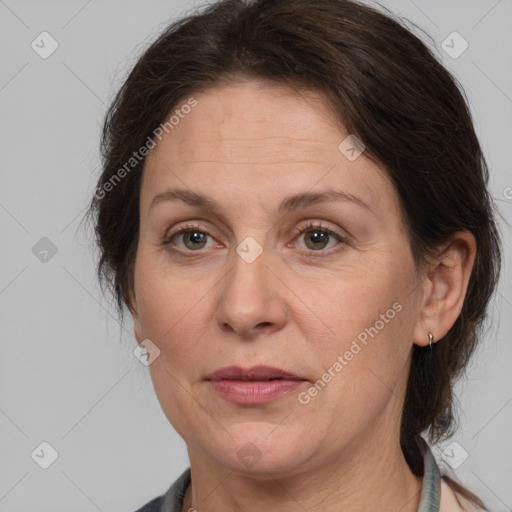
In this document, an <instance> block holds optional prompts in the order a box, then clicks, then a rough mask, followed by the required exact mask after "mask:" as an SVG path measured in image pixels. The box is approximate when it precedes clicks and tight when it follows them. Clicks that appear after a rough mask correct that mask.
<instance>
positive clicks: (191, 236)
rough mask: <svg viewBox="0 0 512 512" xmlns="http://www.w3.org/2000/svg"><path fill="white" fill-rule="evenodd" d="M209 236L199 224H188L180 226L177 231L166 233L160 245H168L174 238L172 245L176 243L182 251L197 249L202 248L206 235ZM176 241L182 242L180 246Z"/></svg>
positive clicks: (204, 245) (204, 244) (205, 241)
mask: <svg viewBox="0 0 512 512" xmlns="http://www.w3.org/2000/svg"><path fill="white" fill-rule="evenodd" d="M209 236H211V235H210V234H209V233H208V232H207V231H205V230H204V229H202V228H201V226H198V225H194V224H188V225H187V226H185V227H182V228H181V229H180V230H178V231H174V232H172V233H170V234H169V235H167V237H166V238H165V239H164V240H163V241H162V245H169V244H171V243H172V242H173V240H174V239H176V242H174V245H176V246H177V247H178V248H179V249H180V250H182V251H198V250H200V249H204V248H205V247H206V244H207V239H208V237H209ZM178 242H182V243H183V246H181V245H180V244H179V243H178Z"/></svg>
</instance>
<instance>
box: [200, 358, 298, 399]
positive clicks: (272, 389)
mask: <svg viewBox="0 0 512 512" xmlns="http://www.w3.org/2000/svg"><path fill="white" fill-rule="evenodd" d="M205 380H206V381H207V382H209V384H210V385H211V387H212V389H213V390H214V391H216V392H217V393H218V394H219V395H221V396H222V397H223V398H225V399H226V400H228V401H230V402H234V403H237V404H248V405H251V404H252V405H258V404H264V403H268V402H271V401H273V400H276V399H277V398H279V397H281V396H283V395H286V394H288V393H290V392H292V391H294V390H295V389H297V388H298V387H299V386H301V385H303V384H304V383H305V382H307V381H306V379H304V378H302V377H300V376H298V375H295V374H293V373H290V372H287V371H284V370H281V369H280V368H275V367H273V366H254V367H252V368H248V369H244V368H240V367H239V366H228V367H225V368H220V369H219V370H216V371H214V372H213V373H211V374H209V375H208V376H207V377H206V379H205Z"/></svg>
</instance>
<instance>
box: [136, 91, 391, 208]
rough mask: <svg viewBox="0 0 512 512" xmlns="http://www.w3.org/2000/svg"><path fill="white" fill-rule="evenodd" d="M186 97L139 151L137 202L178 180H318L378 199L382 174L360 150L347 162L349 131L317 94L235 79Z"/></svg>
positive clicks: (219, 183) (294, 187)
mask: <svg viewBox="0 0 512 512" xmlns="http://www.w3.org/2000/svg"><path fill="white" fill-rule="evenodd" d="M192 97H193V98H194V100H195V101H196V102H197V104H196V106H195V107H194V108H193V109H191V110H190V111H189V109H186V110H187V112H188V113H187V114H183V113H182V115H181V116H180V118H179V122H178V123H177V124H175V125H174V126H173V128H172V130H169V132H168V133H165V132H164V134H163V136H162V140H161V141H158V140H157V139H155V141H156V142H157V146H156V147H155V148H154V149H152V150H151V151H150V152H149V154H148V157H147V158H146V162H145V170H144V178H143V186H142V188H143V190H142V201H143V202H144V203H147V202H148V200H149V199H150V198H149V196H152V195H154V194H157V193H159V192H161V191H162V189H163V188H165V187H170V186H175V185H177V184H179V185H180V186H181V187H183V186H185V187H192V188H194V189H197V188H200V189H201V190H202V191H203V192H208V190H209V189H210V188H212V187H213V188H219V187H221V188H225V189H229V190H231V191H232V192H235V191H236V192H237V193H241V192H243V190H242V189H244V188H245V189H250V191H252V193H253V195H254V194H258V195H259V196H260V197H263V196H265V194H267V195H268V194H271V195H272V197H274V196H276V195H280V196H282V195H285V193H286V194H287V193H290V192H303V191H305V190H306V189H307V190H309V189H311V188H313V187H314V186H315V183H318V186H322V185H326V186H338V188H339V187H341V188H348V189H349V190H346V191H347V192H348V193H353V194H358V195H361V194H364V195H365V197H366V199H367V201H368V202H369V203H375V202H376V201H377V199H378V197H377V195H379V194H377V193H376V192H377V191H379V190H380V194H382V192H383V191H384V189H383V187H388V188H389V187H390V185H389V182H388V181H389V180H388V179H387V178H386V175H385V173H384V172H383V171H382V170H381V169H379V168H378V167H377V166H376V165H375V164H373V163H372V162H371V161H370V160H369V159H367V158H365V157H364V154H363V155H361V157H359V158H357V159H356V160H354V161H349V160H348V159H347V158H346V157H345V156H344V155H343V154H342V153H341V152H340V150H339V148H338V146H339V144H340V142H342V141H343V140H344V139H345V138H346V137H347V136H348V135H349V134H348V133H346V131H345V129H344V127H343V126H342V125H341V123H340V122H339V121H338V119H337V118H336V116H335V115H334V114H333V108H332V106H331V105H330V104H329V102H328V101H327V100H326V98H325V97H323V95H321V94H320V93H317V92H313V91H300V92H298V91H295V90H294V89H291V88H289V87H286V86H276V85H271V86H269V85H268V84H263V83H260V82H242V83H239V84H234V85H229V86H217V87H213V88H211V89H208V90H206V91H204V92H201V93H198V94H194V95H192ZM187 100H188V98H185V100H183V101H182V102H181V103H180V104H179V105H177V106H176V107H175V109H173V110H174V111H176V110H179V109H180V108H181V107H180V105H184V104H185V102H187ZM176 119H178V118H176ZM270 189H271V190H270ZM390 193H392V190H390Z"/></svg>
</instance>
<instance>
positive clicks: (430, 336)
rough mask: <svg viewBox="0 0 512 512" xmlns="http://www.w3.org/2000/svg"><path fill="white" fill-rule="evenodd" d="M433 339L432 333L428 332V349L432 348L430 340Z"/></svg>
mask: <svg viewBox="0 0 512 512" xmlns="http://www.w3.org/2000/svg"><path fill="white" fill-rule="evenodd" d="M433 341H434V335H433V334H432V333H431V332H429V333H428V344H429V345H430V350H432V342H433Z"/></svg>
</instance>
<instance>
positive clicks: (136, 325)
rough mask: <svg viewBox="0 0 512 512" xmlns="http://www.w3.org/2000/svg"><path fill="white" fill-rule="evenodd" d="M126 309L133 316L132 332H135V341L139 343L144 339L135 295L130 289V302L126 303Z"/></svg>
mask: <svg viewBox="0 0 512 512" xmlns="http://www.w3.org/2000/svg"><path fill="white" fill-rule="evenodd" d="M128 309H129V310H130V313H131V315H132V318H133V332H134V334H135V339H136V340H137V343H141V342H142V341H144V339H145V338H144V336H143V335H142V324H141V322H140V318H139V305H138V303H137V297H136V293H135V291H134V290H131V291H130V304H129V305H128Z"/></svg>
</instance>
